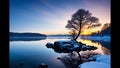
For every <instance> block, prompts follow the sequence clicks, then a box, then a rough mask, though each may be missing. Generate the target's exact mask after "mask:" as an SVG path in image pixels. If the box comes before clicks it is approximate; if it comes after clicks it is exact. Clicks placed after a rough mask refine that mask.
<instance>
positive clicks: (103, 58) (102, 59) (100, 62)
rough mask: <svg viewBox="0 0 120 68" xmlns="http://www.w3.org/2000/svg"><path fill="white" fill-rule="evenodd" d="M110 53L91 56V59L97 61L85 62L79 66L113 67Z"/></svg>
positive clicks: (90, 67) (87, 67)
mask: <svg viewBox="0 0 120 68" xmlns="http://www.w3.org/2000/svg"><path fill="white" fill-rule="evenodd" d="M110 58H111V56H110V55H95V56H93V57H90V58H89V60H95V62H93V61H91V62H85V63H83V64H81V65H79V66H78V68H111V66H110V63H111V62H110V61H111V59H110Z"/></svg>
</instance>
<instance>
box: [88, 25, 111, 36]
mask: <svg viewBox="0 0 120 68" xmlns="http://www.w3.org/2000/svg"><path fill="white" fill-rule="evenodd" d="M105 35H109V36H110V35H111V26H109V27H108V28H106V29H104V30H102V31H101V32H99V33H98V34H96V33H93V34H91V35H90V36H105Z"/></svg>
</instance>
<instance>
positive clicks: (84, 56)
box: [52, 39, 110, 68]
mask: <svg viewBox="0 0 120 68" xmlns="http://www.w3.org/2000/svg"><path fill="white" fill-rule="evenodd" d="M78 41H79V42H82V43H84V44H86V45H89V46H95V47H97V49H96V50H91V51H89V50H87V51H80V52H79V53H80V54H81V63H84V62H88V61H89V60H88V58H90V57H92V56H93V55H98V54H109V55H110V50H109V49H108V48H106V47H104V46H103V45H102V44H104V42H97V41H91V40H86V39H78ZM101 43H102V44H101ZM108 46H109V47H110V45H108ZM52 49H53V50H54V51H55V52H57V53H64V55H61V56H60V57H58V58H57V59H58V60H60V61H61V62H62V63H63V64H64V65H65V67H66V68H77V67H78V65H79V64H80V58H79V56H78V54H77V53H76V52H69V51H66V50H62V49H55V48H52Z"/></svg>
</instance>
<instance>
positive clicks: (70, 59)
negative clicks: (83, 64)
mask: <svg viewBox="0 0 120 68" xmlns="http://www.w3.org/2000/svg"><path fill="white" fill-rule="evenodd" d="M58 59H59V60H61V62H63V63H64V65H65V66H66V68H77V67H78V65H79V64H80V59H79V57H78V56H77V54H76V53H74V52H72V53H68V54H66V55H63V56H61V58H58Z"/></svg>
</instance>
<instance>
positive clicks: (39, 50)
mask: <svg viewBox="0 0 120 68" xmlns="http://www.w3.org/2000/svg"><path fill="white" fill-rule="evenodd" d="M57 40H67V38H66V39H64V38H47V39H44V40H38V41H15V40H14V41H10V46H9V48H10V49H9V50H10V51H9V59H10V68H39V67H38V66H39V64H40V63H46V64H48V68H70V65H66V64H65V63H63V62H61V60H59V59H57V58H58V57H61V56H64V55H66V54H65V53H57V52H55V51H54V50H53V49H49V48H47V47H46V46H45V45H46V43H47V42H52V43H53V42H54V41H57ZM79 41H82V42H83V43H85V44H87V45H93V46H96V47H98V49H97V50H94V52H97V53H100V54H110V50H109V48H106V47H110V45H107V46H106V47H105V44H106V42H105V44H104V42H102V44H100V43H98V42H96V41H95V42H94V41H93V42H92V41H91V40H83V39H79ZM107 43H110V42H107ZM103 46H104V47H103ZM80 53H83V52H80Z"/></svg>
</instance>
